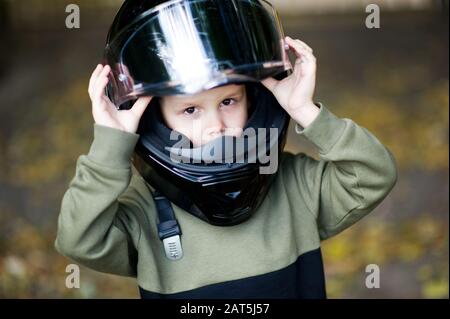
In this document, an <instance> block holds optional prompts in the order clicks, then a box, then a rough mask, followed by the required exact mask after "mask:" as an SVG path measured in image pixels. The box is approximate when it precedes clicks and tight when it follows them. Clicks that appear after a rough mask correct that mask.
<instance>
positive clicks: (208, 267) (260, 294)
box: [55, 37, 397, 298]
mask: <svg viewBox="0 0 450 319" xmlns="http://www.w3.org/2000/svg"><path fill="white" fill-rule="evenodd" d="M285 43H286V49H288V50H291V52H293V53H295V54H296V58H297V59H296V63H295V67H294V70H293V73H292V74H290V75H289V76H287V77H285V78H284V79H282V80H277V79H275V78H273V77H268V78H265V79H263V80H262V82H261V83H262V84H263V85H264V87H265V88H266V89H267V90H268V92H271V93H272V94H273V97H275V98H276V101H277V102H278V103H279V105H280V106H281V107H282V108H283V109H284V110H285V111H286V112H287V113H288V114H289V116H290V117H291V118H292V120H293V121H295V122H296V123H297V126H296V131H297V133H298V134H299V135H303V136H304V137H306V138H307V139H309V141H311V142H312V143H313V144H315V146H317V148H318V151H319V154H320V160H319V161H317V160H315V159H313V158H310V157H308V156H306V155H304V154H297V155H293V154H291V153H287V152H284V153H282V154H281V158H280V162H279V165H278V170H277V172H276V174H274V179H273V181H272V182H271V183H270V187H269V188H268V191H267V193H266V195H265V196H264V198H263V199H261V203H260V204H259V205H257V206H255V207H256V208H255V211H254V212H253V213H252V215H251V216H247V217H246V219H244V220H239V221H236V220H235V221H234V226H228V227H220V226H216V225H217V224H214V223H213V222H209V221H211V220H210V219H208V217H207V216H206V217H205V216H203V217H204V218H202V219H203V220H202V219H200V218H197V217H199V216H200V215H199V216H196V215H195V214H193V213H192V212H188V211H187V209H183V208H182V207H181V204H180V205H178V204H177V205H175V204H174V203H172V204H170V203H169V204H167V202H165V203H162V204H161V202H160V200H161V198H164V197H158V196H156V197H155V196H154V195H153V196H152V192H157V191H158V190H157V189H154V187H153V186H152V185H149V183H148V182H147V180H146V179H145V178H143V177H142V176H141V175H140V174H138V173H136V172H132V165H131V164H132V161H131V157H132V154H133V151H134V149H135V146H136V145H137V143H138V140H139V138H140V135H139V134H137V132H138V131H139V126H140V121H141V118H142V117H143V114H144V112H151V111H153V110H151V108H152V107H156V106H155V105H150V106H149V107H148V105H149V104H150V103H151V100H152V97H149V96H141V97H140V98H139V99H138V100H137V102H136V103H135V104H134V106H133V107H132V108H131V109H129V110H120V111H119V110H117V109H116V107H115V105H114V104H113V103H112V102H111V100H110V98H109V97H107V96H106V95H105V91H104V90H105V87H106V86H107V84H108V82H109V79H108V74H110V72H111V68H110V66H108V65H106V66H102V65H99V66H97V68H96V69H95V71H94V72H93V74H92V77H91V80H90V83H89V95H90V97H91V100H92V113H93V117H94V120H95V125H94V141H93V143H92V146H91V149H90V151H89V153H88V154H87V155H82V156H80V158H79V159H78V162H77V170H76V175H75V178H74V179H73V180H72V181H71V183H70V186H69V189H68V190H67V192H66V194H65V196H64V198H63V201H62V206H61V213H60V217H59V223H58V235H57V239H56V241H55V247H56V249H57V250H58V251H59V252H60V253H61V254H63V255H65V256H68V257H70V258H71V259H73V260H75V261H77V262H79V263H81V264H83V265H86V266H87V267H90V268H92V269H95V270H98V271H101V272H107V273H112V274H117V275H122V276H132V277H136V278H137V281H138V284H139V289H140V293H141V296H142V297H143V298H325V297H326V290H325V280H324V273H323V265H322V258H321V252H320V241H321V240H324V239H326V238H329V237H331V236H334V235H336V234H338V233H339V232H341V231H343V230H344V229H346V228H348V227H349V226H350V225H352V224H354V223H355V222H356V221H358V220H360V219H361V218H362V217H364V216H365V215H367V214H368V213H370V212H371V211H372V210H373V209H374V208H375V207H376V206H377V205H378V204H379V203H380V202H381V201H382V200H383V199H384V198H385V196H386V195H387V194H388V193H389V192H390V190H391V189H392V188H393V186H394V184H395V183H396V179H397V171H396V166H395V161H394V159H393V157H392V155H391V153H390V152H389V150H388V149H387V148H386V147H384V146H383V145H382V144H381V143H380V142H379V141H378V140H377V139H376V138H375V137H374V136H373V135H372V134H371V133H370V132H368V131H367V130H366V129H364V128H362V127H360V126H358V125H357V124H356V123H354V122H353V121H351V120H349V119H339V118H338V117H336V116H335V115H334V114H333V113H331V111H330V110H329V109H328V108H327V107H325V106H324V105H323V104H315V103H314V102H313V101H314V98H313V96H314V90H315V78H316V59H315V57H314V55H313V50H312V49H311V48H310V47H309V46H308V45H306V44H305V43H304V42H302V41H300V40H294V39H292V38H290V37H286V38H285ZM248 88H249V87H248V86H246V85H244V84H242V83H236V84H227V85H219V86H216V87H213V88H211V89H209V90H206V91H201V92H200V93H196V94H190V95H172V96H161V97H160V98H159V105H158V107H159V110H160V114H161V117H162V120H163V122H164V125H166V126H167V127H169V128H170V129H172V130H174V131H177V132H179V133H182V134H183V135H184V136H186V137H188V138H189V140H190V141H191V142H192V144H193V146H194V147H200V146H202V145H205V144H207V143H209V142H211V141H214V140H216V139H217V138H220V137H221V136H223V135H227V134H228V135H231V136H235V137H239V135H240V134H241V133H242V131H243V129H244V127H245V124H246V123H247V121H248V120H249V118H250V117H251V116H252V115H251V114H252V113H253V112H255V111H254V110H255V109H256V107H257V106H255V105H253V104H255V103H256V102H257V101H255V100H251V99H250V98H249V95H250V94H251V92H250V91H249V90H248ZM141 124H142V123H141ZM195 130H199V131H200V134H197V135H196V134H195V132H194V131H195ZM163 182H164V181H163ZM167 183H169V182H168V181H167ZM252 187H256V183H255V184H253V185H252V184H250V185H248V186H247V188H252ZM193 196H194V195H193ZM211 196H213V195H211ZM230 196H231V195H230ZM236 196H237V197H239V196H240V195H239V194H238V195H236ZM205 200H208V199H205ZM180 203H181V202H180ZM164 205H165V206H164ZM161 207H163V208H162V209H163V210H164V209H166V210H167V209H169V210H170V211H172V213H173V214H174V215H175V217H176V221H177V224H176V225H177V227H178V226H179V227H180V228H181V230H182V241H181V242H180V241H179V240H178V241H174V242H172V243H171V244H172V246H170V244H169V246H170V247H167V246H165V248H166V250H164V248H163V247H162V246H163V245H162V243H161V241H160V239H163V237H162V236H161V231H162V229H161V228H159V227H158V224H157V219H158V218H157V216H158V214H159V210H160V208H161ZM200 208H201V205H200ZM161 216H164V215H161V214H160V215H159V219H160V222H161V223H162V221H161V218H162V217H161ZM205 221H206V222H205ZM230 225H231V224H230ZM175 228H176V227H175ZM158 231H159V234H158ZM172 235H173V234H172ZM180 235H181V232H180V231H179V229H178V232H177V233H176V236H180ZM176 236H172V237H171V238H174V237H176ZM158 237H159V238H158ZM164 239H167V238H164ZM166 244H167V242H164V245H166ZM181 244H182V249H181V246H180V245H181ZM169 248H170V249H172V250H170V249H169ZM168 249H169V250H168ZM168 253H169V255H168ZM170 253H172V255H170ZM180 255H182V258H180V257H181V256H180ZM168 257H169V258H168Z"/></svg>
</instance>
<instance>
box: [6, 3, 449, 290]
mask: <svg viewBox="0 0 450 319" xmlns="http://www.w3.org/2000/svg"><path fill="white" fill-rule="evenodd" d="M272 2H273V3H274V5H275V6H276V7H277V9H278V10H279V13H280V15H281V17H282V23H283V25H284V29H285V33H286V34H288V35H290V36H291V37H294V38H299V39H302V40H303V41H305V42H306V43H308V44H309V45H310V46H311V47H312V48H313V49H314V52H315V55H316V56H317V58H318V79H317V93H316V100H318V101H321V102H323V103H325V104H326V105H327V106H328V107H329V108H330V109H331V110H332V111H333V112H334V113H335V114H337V115H338V116H339V117H346V118H351V119H353V120H354V121H356V122H357V123H358V124H359V125H361V126H364V127H366V128H367V129H369V130H370V131H371V132H372V133H373V134H374V135H376V136H377V137H378V138H379V139H380V140H381V141H382V143H384V144H385V145H386V146H387V147H388V148H389V149H390V150H392V152H393V153H394V155H395V157H396V159H397V163H398V166H399V169H400V173H399V180H398V183H397V185H396V187H395V189H394V190H393V191H392V193H391V194H390V195H389V196H388V197H387V198H386V200H385V201H384V202H383V203H382V204H381V205H380V206H379V207H378V208H377V209H376V210H375V211H374V212H373V213H372V214H371V215H369V216H368V217H366V218H365V219H363V220H362V221H361V222H359V223H358V224H356V225H355V226H354V227H352V228H350V229H348V230H346V231H345V232H343V233H341V234H339V235H338V236H336V237H334V238H332V239H329V240H327V241H325V242H324V243H323V251H324V262H325V272H326V280H327V290H328V295H329V297H330V298H448V296H449V292H448V289H449V288H448V278H449V270H448V267H449V245H448V233H449V232H448V231H449V224H448V217H449V206H448V198H449V195H448V191H449V189H448V188H449V187H448V185H449V183H448V177H449V171H448V169H449V168H448V154H449V153H448V151H449V150H448V139H449V138H448V137H449V135H448V133H449V132H448V119H449V118H448V115H449V114H448V111H449V77H448V70H449V69H448V68H449V65H448V61H449V60H448V53H449V52H448V30H449V29H448V27H449V25H448V11H449V7H448V1H436V0H391V1H387V0H384V1H360V0H346V1H334V0H313V1H310V0H273V1H272ZM70 3H72V2H71V1H64V0H21V1H13V0H0V40H1V41H0V48H1V50H0V65H1V67H0V111H1V117H0V298H122V297H125V298H137V297H138V291H137V287H136V284H135V282H134V280H132V279H127V278H121V277H117V276H112V275H105V274H101V273H97V272H94V271H90V270H89V269H87V268H83V267H82V268H81V288H80V289H68V288H66V286H65V278H66V275H67V274H66V273H65V269H66V266H67V265H68V264H69V263H71V262H70V261H69V260H67V259H66V258H64V257H62V256H60V255H58V254H57V252H56V251H55V250H54V248H53V241H54V239H55V234H56V221H57V216H58V213H59V208H60V203H61V199H62V196H63V194H64V192H65V190H66V189H67V186H68V183H69V182H70V180H71V178H72V177H73V176H74V174H75V163H76V160H77V158H78V156H80V155H81V154H85V153H87V151H88V149H89V146H90V144H91V142H92V133H93V119H92V117H91V109H90V108H91V105H90V101H89V98H88V94H87V86H88V80H89V77H90V74H91V72H92V71H93V69H94V67H95V66H96V64H97V63H99V62H100V59H101V57H102V52H103V47H104V41H105V38H106V33H107V31H108V28H109V25H110V23H111V22H112V19H113V17H114V15H115V13H116V11H117V10H118V8H119V7H120V5H121V3H122V1H120V0H96V1H89V0H77V1H74V3H76V4H78V5H79V7H80V10H81V27H80V28H79V29H67V28H66V26H65V20H66V17H67V15H68V13H66V12H65V9H66V6H67V5H68V4H70ZM368 3H377V4H378V5H379V6H380V9H381V28H380V29H368V28H366V26H365V19H366V16H367V15H368V13H366V12H365V8H366V5H367V4H368ZM290 132H291V134H290V137H289V140H288V145H287V149H288V150H290V151H293V152H306V153H310V154H311V155H312V156H314V150H313V149H311V147H310V145H308V143H307V142H306V141H304V140H299V139H298V137H297V136H295V135H294V134H293V128H292V127H291V131H290ZM368 264H377V265H379V267H380V271H381V283H380V288H379V289H367V288H366V287H365V278H366V275H367V274H366V273H365V267H366V265H368Z"/></svg>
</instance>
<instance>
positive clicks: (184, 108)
mask: <svg viewBox="0 0 450 319" xmlns="http://www.w3.org/2000/svg"><path fill="white" fill-rule="evenodd" d="M247 104H248V102H247V94H246V90H245V85H226V86H222V87H218V88H215V89H211V90H208V91H205V92H201V93H198V94H195V95H176V96H165V97H162V98H161V112H162V116H163V118H164V120H165V122H166V124H167V126H168V127H169V128H171V129H172V130H175V131H178V132H180V133H182V134H184V135H186V136H187V137H188V138H189V139H190V140H191V141H192V144H193V145H194V147H199V146H201V145H203V144H206V143H208V142H210V141H211V140H213V139H215V138H217V137H220V136H222V135H231V136H240V135H241V134H242V131H243V127H244V126H245V123H246V122H247V117H248V109H247V107H248V105H247Z"/></svg>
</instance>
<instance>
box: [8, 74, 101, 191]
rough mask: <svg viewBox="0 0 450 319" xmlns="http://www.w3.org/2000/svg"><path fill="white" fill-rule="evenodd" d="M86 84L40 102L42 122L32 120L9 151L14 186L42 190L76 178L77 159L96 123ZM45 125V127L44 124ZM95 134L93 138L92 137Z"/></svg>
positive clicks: (23, 127) (17, 134) (36, 119)
mask: <svg viewBox="0 0 450 319" xmlns="http://www.w3.org/2000/svg"><path fill="white" fill-rule="evenodd" d="M86 86H87V84H86V83H85V81H84V80H83V81H80V82H78V83H75V84H73V85H71V86H69V87H68V89H67V91H63V92H60V93H59V94H56V95H52V96H49V97H47V98H45V99H42V100H41V101H40V105H39V106H38V108H39V113H37V114H39V118H34V117H31V116H30V117H29V118H27V119H26V120H25V122H29V125H27V124H26V123H23V125H22V127H21V128H20V129H18V130H17V131H16V132H15V134H14V135H13V136H12V138H11V141H10V143H9V147H8V150H7V153H8V156H9V157H10V158H11V159H14V160H12V161H10V162H11V170H10V172H9V179H10V182H11V183H12V184H13V185H16V186H29V187H35V188H36V187H37V188H39V187H42V185H43V184H45V183H49V182H54V181H55V180H60V179H65V180H68V179H69V178H70V176H72V175H73V173H74V170H73V167H74V165H75V162H76V159H77V157H78V156H79V155H81V154H82V153H86V152H87V150H88V145H89V144H90V142H91V140H92V134H91V133H92V123H93V121H92V119H91V110H90V104H89V101H88V97H87V93H86V88H85V87H86ZM42 122H44V123H42ZM90 134H91V135H90Z"/></svg>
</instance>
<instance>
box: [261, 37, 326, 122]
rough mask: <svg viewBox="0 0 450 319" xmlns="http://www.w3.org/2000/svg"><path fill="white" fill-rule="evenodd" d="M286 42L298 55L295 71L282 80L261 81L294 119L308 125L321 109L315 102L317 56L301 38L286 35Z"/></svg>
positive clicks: (269, 79)
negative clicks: (296, 38)
mask: <svg viewBox="0 0 450 319" xmlns="http://www.w3.org/2000/svg"><path fill="white" fill-rule="evenodd" d="M286 44H287V45H288V46H289V48H287V47H286V49H290V50H292V51H293V52H294V53H295V55H296V57H297V59H296V61H295V66H294V71H293V73H292V74H291V75H290V76H288V77H286V78H284V79H283V80H281V81H277V80H276V79H274V78H268V79H265V80H263V81H261V83H262V84H263V85H264V86H265V87H266V88H267V89H269V90H270V91H271V92H272V93H273V95H274V96H275V97H276V99H277V100H278V102H279V103H280V105H281V106H282V107H283V108H284V109H285V110H286V112H288V113H289V115H290V116H291V117H292V118H293V119H294V120H296V121H297V122H299V123H300V124H302V126H304V127H306V126H308V124H310V122H311V121H312V120H313V119H314V118H315V116H314V115H317V114H318V110H319V108H318V107H317V106H315V104H314V103H313V96H314V90H315V86H316V67H317V66H316V57H315V56H314V55H313V50H312V49H311V48H310V47H309V46H308V45H307V44H306V43H304V42H302V41H300V40H294V39H292V38H290V37H286ZM313 113H314V114H313ZM311 114H313V115H312V116H311ZM306 117H310V118H309V119H307V118H306ZM301 122H304V123H301Z"/></svg>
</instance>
